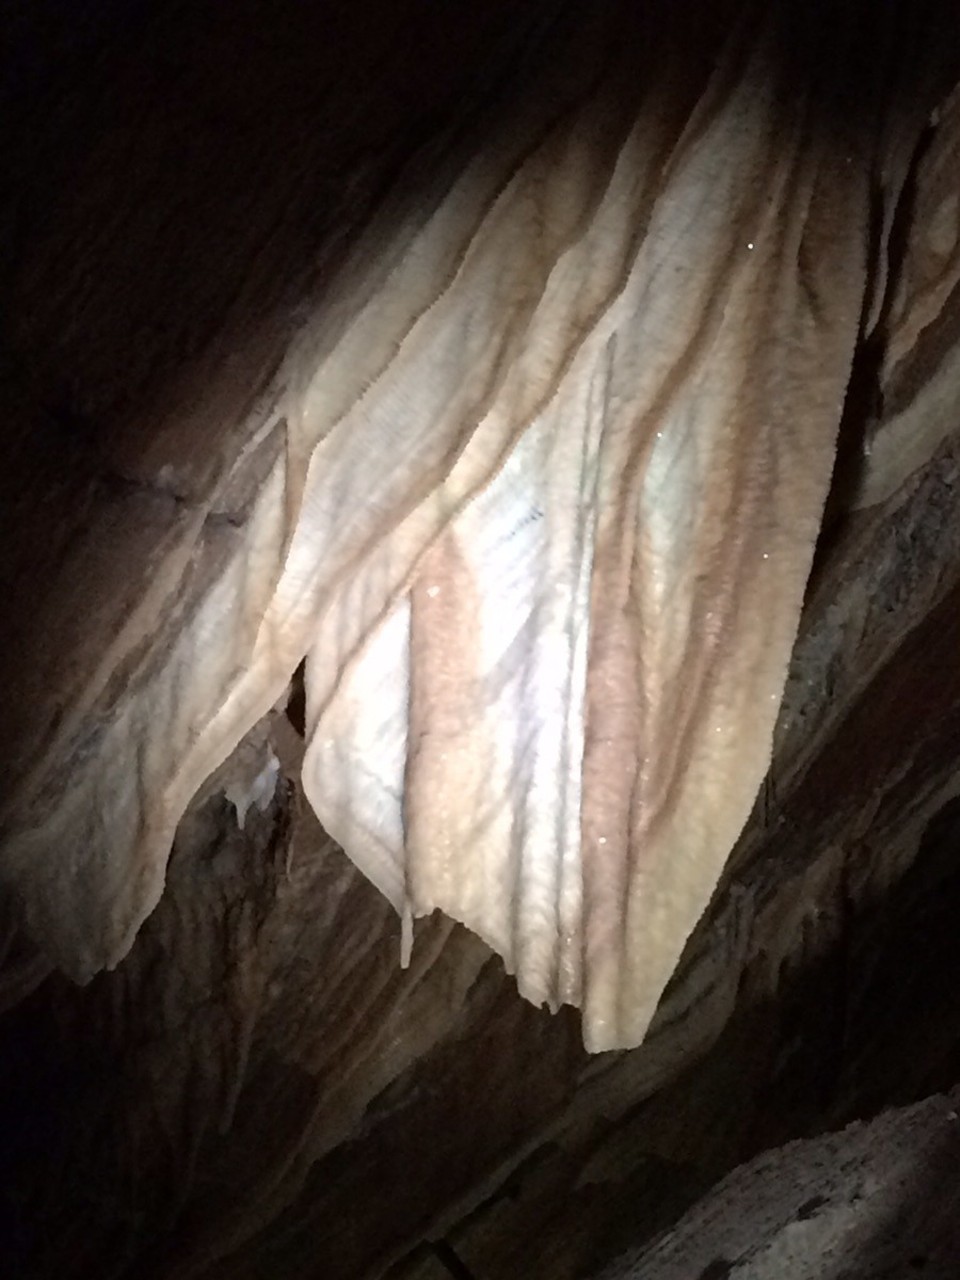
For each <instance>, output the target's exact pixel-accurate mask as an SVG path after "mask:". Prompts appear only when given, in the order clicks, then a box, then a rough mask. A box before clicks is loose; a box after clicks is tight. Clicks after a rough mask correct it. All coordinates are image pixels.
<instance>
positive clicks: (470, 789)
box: [3, 26, 869, 1050]
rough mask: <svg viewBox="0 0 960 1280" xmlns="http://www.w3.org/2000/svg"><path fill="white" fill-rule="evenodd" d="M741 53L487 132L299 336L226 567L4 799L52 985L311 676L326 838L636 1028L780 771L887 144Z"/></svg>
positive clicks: (422, 902)
mask: <svg viewBox="0 0 960 1280" xmlns="http://www.w3.org/2000/svg"><path fill="white" fill-rule="evenodd" d="M746 33H747V28H746V26H745V27H744V28H743V29H742V30H741V29H738V30H737V31H735V32H734V35H733V36H732V37H731V39H730V40H729V42H728V44H727V46H726V49H725V52H724V54H723V56H722V57H718V59H717V61H716V65H715V67H714V69H713V71H712V73H711V74H710V75H709V77H708V79H707V81H706V83H705V85H704V87H703V91H702V93H701V94H700V96H699V98H698V99H694V100H692V101H691V100H688V99H686V98H685V97H684V92H681V90H680V89H679V88H678V80H677V77H676V76H675V74H674V72H675V70H676V68H675V66H674V65H673V64H671V62H670V59H669V58H666V57H665V59H664V61H663V64H662V66H661V67H660V70H659V73H658V74H657V75H654V76H653V77H652V79H651V81H650V83H649V84H646V85H644V87H643V92H642V94H641V93H640V91H639V89H637V90H636V91H635V92H634V93H633V94H632V95H627V94H624V93H623V92H618V93H610V94H604V93H603V92H602V91H601V92H597V93H595V94H593V96H591V97H589V98H587V99H584V100H582V101H581V102H580V103H579V104H578V105H577V106H576V109H575V110H571V109H564V110H563V111H558V110H552V109H551V108H550V106H549V104H546V105H544V106H543V108H542V110H541V111H540V112H539V114H537V113H536V112H534V113H532V115H531V117H530V118H529V119H527V120H525V121H524V122H523V123H522V127H521V126H519V125H518V126H517V127H516V128H512V129H506V130H505V131H504V132H503V133H502V135H501V137H500V139H499V141H498V142H497V143H495V144H491V145H490V146H488V147H486V148H485V149H484V151H483V152H482V154H480V155H479V156H478V157H477V158H476V159H475V160H474V161H473V162H472V163H470V164H469V165H467V166H466V167H465V168H464V169H463V170H462V172H461V173H460V174H459V176H458V177H456V178H455V179H454V180H453V181H452V182H451V185H450V186H449V188H448V189H447V190H446V192H445V193H444V195H443V198H442V199H439V200H438V202H437V203H436V205H435V207H433V209H432V211H427V212H418V213H415V214H411V215H410V217H409V218H408V220H407V222H406V223H405V224H403V225H401V226H399V227H397V228H394V229H393V230H392V232H391V235H392V240H391V241H389V242H388V243H385V247H383V249H382V252H381V254H380V257H379V259H378V262H377V263H376V264H374V265H373V266H371V267H370V269H369V271H368V272H367V274H366V275H364V270H365V268H364V267H363V264H362V263H361V264H360V266H359V267H357V268H356V275H357V279H359V280H360V281H361V285H362V287H358V288H357V289H356V291H355V293H354V294H353V295H352V299H351V301H350V304H349V305H344V306H343V307H342V308H341V309H340V310H339V311H338V310H336V309H333V308H331V309H330V311H329V312H328V313H327V315H326V316H325V317H324V318H323V319H322V321H321V322H320V328H319V330H318V332H316V333H313V334H311V335H309V336H308V338H306V339H305V340H304V341H303V342H302V343H301V344H300V345H299V347H298V349H297V351H296V352H295V353H294V355H293V356H292V357H291V362H290V365H289V367H288V369H287V371H286V376H287V388H288V389H287V390H286V392H284V393H283V395H282V396H281V397H280V399H279V400H278V403H277V405H276V406H275V411H274V413H273V414H272V415H271V416H270V417H269V418H268V420H267V421H266V423H265V425H264V426H263V427H262V428H261V431H260V434H259V436H257V437H256V438H255V439H254V441H253V442H252V443H251V445H250V446H249V448H248V451H247V454H246V455H244V457H241V459H239V460H238V461H237V463H236V464H235V466H234V467H233V469H232V471H231V473H230V475H229V476H228V477H227V479H226V481H225V486H227V487H228V486H229V484H231V483H236V482H238V481H237V477H238V476H240V475H241V474H242V472H243V468H244V467H245V466H247V465H252V463H251V462H250V459H251V458H253V457H254V455H255V456H256V457H257V458H258V459H259V460H260V461H259V464H258V465H260V466H262V468H263V476H262V478H261V480H260V481H259V486H258V491H257V497H256V501H255V502H254V503H253V505H252V506H251V508H250V509H249V511H248V513H247V517H246V521H245V523H244V525H243V528H242V530H241V531H240V533H239V535H238V539H237V546H236V550H235V552H234V553H233V554H232V555H231V556H230V557H229V558H228V561H227V565H226V568H225V570H224V571H223V572H221V574H220V576H219V577H218V578H217V580H216V581H215V582H213V583H212V584H209V585H207V586H206V587H205V589H204V591H203V592H202V593H201V594H200V595H199V596H198V598H197V599H196V602H195V604H194V605H192V606H191V608H190V609H188V610H185V611H182V612H181V613H180V614H176V611H174V613H173V614H168V615H167V624H166V630H164V631H163V632H162V633H161V634H160V635H158V636H157V637H156V638H155V639H154V640H153V641H152V642H151V643H150V644H147V642H146V641H144V642H143V645H145V646H146V647H143V646H141V648H137V647H136V646H135V645H133V644H132V643H131V647H130V649H129V652H128V655H127V665H126V668H125V670H124V672H123V681H122V682H121V684H120V685H119V686H118V684H117V679H119V677H117V679H115V680H114V683H113V685H110V686H109V687H107V686H108V683H109V682H107V681H106V680H104V682H103V686H104V690H105V691H104V692H101V694H99V695H98V698H97V699H94V701H93V704H92V710H91V709H89V708H88V709H87V711H86V712H85V713H84V715H82V716H81V715H79V713H78V714H77V715H75V716H74V718H73V719H72V720H71V721H70V722H69V724H68V725H67V726H66V727H65V728H64V730H63V732H62V733H61V735H60V738H59V739H58V742H57V743H56V744H55V748H56V749H55V750H51V751H50V752H49V753H48V757H47V759H46V760H45V761H44V762H43V767H42V768H40V769H38V770H37V771H35V773H34V775H33V780H32V783H31V785H30V787H29V788H28V789H27V790H26V791H25V792H24V795H23V796H22V797H21V798H20V802H19V807H18V808H16V809H14V811H13V812H14V818H13V820H12V822H11V828H12V834H11V836H10V838H9V840H8V842H7V846H6V849H5V853H4V861H3V877H4V880H5V881H6V882H7V883H8V884H12V885H13V887H14V888H15V891H16V892H17V894H18V896H19V898H20V900H21V902H22V903H23V905H24V911H25V915H26V919H27V922H28V924H29V926H30V928H31V930H32V931H33V933H34V935H35V936H36V937H38V938H42V939H43V941H44V945H45V947H46V948H47V949H48V950H49V952H50V954H51V956H52V957H53V958H54V959H56V961H57V962H58V963H60V964H61V965H62V966H63V967H64V968H65V969H66V970H67V971H68V972H71V973H73V974H74V975H76V976H78V977H81V978H82V977H86V976H88V975H89V974H91V973H92V972H94V971H95V970H96V969H98V968H100V967H102V966H104V965H109V964H113V963H115V962H116V961H118V960H119V959H120V958H121V957H122V955H123V954H124V953H125V951H126V950H127V949H128V948H129V946H130V944H131V942H132V939H133V936H134V934H135V932H136V929H137V928H138V926H139V924H140V923H141V922H142V920H143V919H144V918H145V916H146V914H148V912H149V911H150V910H151V909H152V906H153V905H154V904H155V902H156V900H157V898H158V897H159V894H160V892H161V890H162V884H163V874H164V867H165V865H166V859H167V857H168V855H169V851H170V848H171V844H172V840H173V836H174V832H175V829H176V824H177V822H178V821H179V818H180V817H181V815H182V813H183V811H184V809H185V808H186V806H187V804H188V803H189V801H190V798H191V796H192V795H193V794H194V792H195V790H196V788H197V787H198V786H199V785H200V783H201V782H202V781H203V780H204V779H205V778H206V777H208V776H209V774H210V773H211V772H212V771H213V770H214V769H215V768H217V767H218V766H219V764H220V763H221V762H222V761H223V760H224V759H225V757H226V756H227V755H228V753H229V752H230V751H231V750H232V748H233V747H234V746H235V745H236V743H237V742H238V741H239V739H240V738H241V737H242V735H243V734H244V733H245V732H246V731H247V730H248V729H249V728H250V727H251V725H252V724H254V723H255V722H256V721H257V720H258V719H259V718H260V717H261V716H262V715H263V714H264V713H265V712H266V711H267V710H268V709H269V708H270V707H271V706H272V705H273V704H274V703H275V702H276V700H277V699H278V698H279V697H280V696H281V695H282V693H283V690H284V687H285V685H286V683H287V682H288V680H289V678H290V676H291V673H292V672H293V670H294V669H295V667H296V666H297V664H298V663H299V662H300V660H301V659H302V658H303V656H304V655H306V656H307V668H306V671H307V731H308V733H307V736H308V746H307V752H306V757H305V764H304V787H305V790H306V793H307V795H308V797H309V799H310V801H311V802H312V804H313V805H314V807H315V809H316V811H317V813H318V815H319V817H320V819H321V820H322V822H323V823H324V825H325V826H326V827H327V828H328V830H329V831H330V833H331V834H332V835H333V836H334V837H335V838H336V839H337V840H339V841H340V842H341V844H342V845H343V847H344V849H345V850H346V852H347V853H348V854H349V856H350V857H351V858H352V859H353V860H354V861H355V862H356V863H357V865H358V866H359V867H360V868H361V869H362V870H363V872H364V873H365V874H366V875H367V876H368V877H369V878H370V879H371V880H372V881H373V882H374V883H375V884H376V885H377V886H378V887H379V888H380V889H381V890H382V891H383V892H384V893H385V894H386V895H387V896H388V897H389V898H390V899H391V901H392V902H393V903H394V904H395V905H396V907H397V909H398V910H399V911H401V912H403V913H404V914H405V916H406V917H407V919H408V920H409V919H410V918H411V917H412V916H417V915H423V914H425V913H428V912H430V911H432V910H434V909H436V908H440V909H442V910H443V911H445V912H447V913H448V914H449V915H450V916H452V917H454V918H455V919H458V920H461V921H463V922H465V923H466V924H467V925H468V926H469V927H470V928H471V929H474V930H475V931H476V932H477V933H478V934H480V935H481V936H482V937H483V938H484V939H485V940H486V941H487V942H488V943H489V944H490V945H491V946H492V947H493V948H494V949H495V950H496V951H497V952H499V953H500V954H501V955H502V956H503V958H504V960H505V962H506V964H507V967H508V968H509V969H510V970H512V971H513V972H515V973H516V975H517V980H518V985H519V987H520V990H521V992H522V993H523V994H524V995H525V996H526V997H527V998H528V999H530V1000H533V1001H535V1002H538V1003H539V1002H546V1003H549V1004H550V1005H551V1006H556V1005H557V1004H559V1003H561V1002H571V1003H574V1004H580V1005H582V1007H583V1009H584V1028H585V1032H584V1033H585V1040H586V1043H587V1045H588V1047H589V1048H590V1049H593V1050H601V1049H607V1048H613V1047H621V1046H626V1045H632V1044H636V1043H638V1042H639V1041H640V1040H641V1039H642V1037H643V1035H644V1033H645V1031H646V1028H647V1026H648V1024H649V1021H650V1018H651V1016H652V1014H653V1012H654V1009H655V1007H656V1005H657V1002H658V1000H659V998H660V995H661V993H662V991H663V988H664V986H665V984H666V982H667V980H668V979H669V976H670V974H671V972H672V970H673V968H674V967H675V965H676V963H677V960H678V958H679V956H680V953H681V951H682V949H683V946H684V944H685V941H686V939H687V937H688V936H689V934H690V932H691V930H692V929H693V927H694V925H695V923H696V921H697V920H698V918H699V917H700V915H701V914H702V912H703V910H704V908H705V907H706V905H707V903H708V901H709V898H710V896H711V894H712V893H713V890H714V888H715V886H716V884H717V881H718V878H719V875H720V872H721V870H722V867H723V865H724V862H725V860H726V858H727V856H728V854H729V852H730V850H731V848H732V846H733V844H734V842H735V840H736V838H737V836H738V834H739V832H740V830H741V828H742V827H743V825H744V822H745V820H746V818H747V816H748V814H749V811H750V808H751V806H752V803H753V800H754V798H755V795H756V792H757V789H758V787H759V784H760V782H761V780H762V777H763V775H764V772H765V770H766V768H767V765H768V762H769V756H770V749H771V739H772V731H773V725H774V721H775V718H776V714H777V710H778V706H779V701H780V696H781V692H782V688H783V684H784V679H785V675H786V669H787V663H788V660H789V656H790V651H791V647H792V644H793V640H794V636H795V633H796V628H797V623H798V617H799V612H800V606H801V600H802V594H803V590H804V585H805V582H806V578H807V574H808V571H809V566H810V561H811V557H812V552H813V546H814V542H815V539H816V536H817V532H818V529H819V523H820V517H821V510H822V505H823V502H824V498H825V495H826V491H827V487H828V484H829V479H830V473H831V467H832V461H833V455H834V438H835V433H836V430H837V425H838V422H839V418H840V411H841V406H842V402H843V397H844V391H845V387H846V383H847V379H848V376H849V369H850V363H851V358H852V351H853V347H854V343H855V339H856V335H857V330H858V324H859V321H860V312H861V306H862V300H863V293H864V280H865V273H866V263H865V253H866V235H865V231H864V228H865V225H866V213H867V178H868V170H869V161H868V159H867V158H866V157H865V156H864V155H863V154H859V153H857V154H851V153H850V152H849V151H848V150H846V149H845V144H844V146H841V145H840V144H839V143H838V141H837V139H836V138H834V139H832V140H831V138H830V137H829V136H827V134H826V133H825V132H822V131H818V130H817V129H811V128H809V127H808V126H809V120H810V103H809V102H808V101H806V100H805V99H804V96H803V94H802V93H799V92H798V93H797V94H795V95H794V97H793V98H791V99H789V100H788V99H785V98H784V97H783V96H782V95H781V94H780V93H779V91H778V86H777V82H776V78H775V76H773V75H772V74H771V63H770V60H769V58H768V54H769V50H768V49H767V48H766V47H765V45H764V43H763V41H762V40H759V39H758V38H757V35H756V28H753V29H751V31H750V33H749V41H748V39H747V34H746ZM621 88H622V86H621ZM840 132H842V131H840ZM179 572H180V575H181V576H180V577H179V578H176V579H175V580H174V581H173V583H172V585H171V587H170V590H169V592H168V596H169V595H170V594H175V591H176V589H177V583H179V584H180V585H181V586H182V583H183V581H184V576H183V575H184V573H185V572H186V571H185V570H184V569H183V568H182V567H181V569H180V570H179ZM174 619H175V625H174ZM158 655H159V656H158ZM118 687H119V689H120V692H118Z"/></svg>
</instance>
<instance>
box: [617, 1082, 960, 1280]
mask: <svg viewBox="0 0 960 1280" xmlns="http://www.w3.org/2000/svg"><path fill="white" fill-rule="evenodd" d="M958 1102H960V1090H954V1091H953V1093H952V1094H947V1095H943V1094H941V1095H939V1096H937V1097H935V1098H930V1099H928V1100H927V1101H925V1102H921V1103H919V1104H918V1105H917V1106H914V1107H908V1108H905V1109H904V1110H902V1111H887V1112H884V1113H883V1114H882V1115H880V1116H878V1117H877V1118H876V1119H875V1120H873V1121H871V1122H870V1123H869V1124H862V1123H861V1124H854V1125H851V1126H850V1127H849V1128H847V1129H844V1130H843V1131H842V1132H841V1133H837V1134H830V1135H828V1136H827V1137H823V1138H816V1139H809V1140H807V1141H805V1142H790V1143H788V1144H787V1145H786V1146H785V1147H782V1148H781V1149H780V1150H778V1151H776V1152H773V1153H771V1154H769V1155H765V1156H761V1157H760V1158H759V1159H758V1160H754V1161H753V1162H752V1163H751V1164H749V1165H747V1166H746V1167H745V1168H743V1169H738V1170H737V1171H736V1172H735V1173H733V1174H731V1175H730V1176H729V1177H728V1178H725V1179H724V1180H723V1182H722V1183H721V1184H720V1186H719V1187H717V1188H716V1189H715V1190H713V1191H711V1192H710V1194H709V1195H708V1196H706V1197H704V1199H703V1200H702V1201H701V1203H700V1204H698V1205H697V1206H696V1208H695V1209H693V1210H691V1211H690V1212H689V1213H687V1214H685V1215H684V1217H683V1218H682V1219H681V1220H680V1222H678V1223H677V1225H676V1226H675V1227H673V1228H672V1229H671V1230H670V1231H669V1232H667V1233H666V1234H665V1236H664V1238H663V1239H662V1240H659V1241H658V1242H657V1243H656V1244H655V1245H654V1246H653V1247H652V1248H650V1249H649V1250H644V1252H643V1253H641V1254H638V1255H637V1256H636V1257H634V1258H629V1259H627V1258H625V1259H621V1260H620V1261H619V1262H618V1263H617V1264H616V1265H615V1266H613V1267H611V1268H610V1269H609V1271H605V1272H604V1280H629V1278H632V1277H636V1278H637V1280H687V1277H690V1276H697V1277H699V1278H700V1280H711V1277H712V1278H713V1280H724V1277H730V1280H821V1277H822V1278H823V1280H828V1278H829V1280H841V1278H842V1277H848V1278H849V1280H852V1278H853V1277H856V1276H872V1277H876V1278H877V1280H879V1278H880V1277H884V1278H885V1280H894V1277H898V1276H899V1277H908V1276H916V1275H918V1274H922V1275H924V1276H925V1277H936V1278H937V1280H949V1278H950V1277H952V1276H955V1275H956V1274H957V1262H958V1260H960V1212H958V1209H960V1123H958V1121H960V1117H958V1115H957V1105H958Z"/></svg>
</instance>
